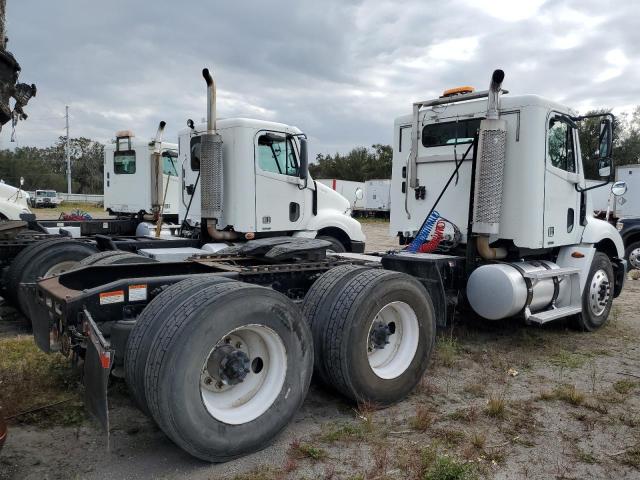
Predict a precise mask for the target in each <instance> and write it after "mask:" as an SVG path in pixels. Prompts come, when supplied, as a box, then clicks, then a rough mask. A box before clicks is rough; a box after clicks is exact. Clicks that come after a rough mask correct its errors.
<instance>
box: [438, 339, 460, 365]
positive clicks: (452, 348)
mask: <svg viewBox="0 0 640 480" xmlns="http://www.w3.org/2000/svg"><path fill="white" fill-rule="evenodd" d="M459 353H460V346H459V345H458V340H456V338H455V337H445V336H442V337H438V341H437V344H436V358H437V359H438V362H439V363H440V364H441V365H443V366H445V367H449V368H450V367H453V365H454V364H455V363H456V360H457V359H458V355H459Z"/></svg>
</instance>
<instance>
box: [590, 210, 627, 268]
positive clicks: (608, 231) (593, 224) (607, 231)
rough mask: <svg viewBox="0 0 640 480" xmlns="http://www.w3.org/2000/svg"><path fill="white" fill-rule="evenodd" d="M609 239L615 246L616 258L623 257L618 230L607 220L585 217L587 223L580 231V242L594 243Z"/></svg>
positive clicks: (622, 246) (622, 245)
mask: <svg viewBox="0 0 640 480" xmlns="http://www.w3.org/2000/svg"><path fill="white" fill-rule="evenodd" d="M605 239H609V240H611V241H612V242H613V244H614V245H615V246H616V251H617V252H618V255H617V257H618V258H624V243H623V242H622V237H621V236H620V233H618V230H616V228H615V227H614V226H613V225H611V224H610V223H609V222H605V221H604V220H599V219H597V218H593V217H587V225H586V226H585V227H584V231H583V232H582V243H591V244H594V245H595V244H596V243H599V242H601V241H602V240H605Z"/></svg>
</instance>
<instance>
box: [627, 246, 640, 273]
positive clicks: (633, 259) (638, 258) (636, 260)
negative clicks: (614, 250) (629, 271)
mask: <svg viewBox="0 0 640 480" xmlns="http://www.w3.org/2000/svg"><path fill="white" fill-rule="evenodd" d="M629 263H630V264H631V267H633V268H637V269H640V248H634V249H633V250H631V252H630V253H629Z"/></svg>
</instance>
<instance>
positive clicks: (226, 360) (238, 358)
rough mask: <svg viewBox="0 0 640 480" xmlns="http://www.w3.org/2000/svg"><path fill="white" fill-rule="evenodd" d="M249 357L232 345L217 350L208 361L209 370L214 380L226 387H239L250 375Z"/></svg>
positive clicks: (222, 346)
mask: <svg viewBox="0 0 640 480" xmlns="http://www.w3.org/2000/svg"><path fill="white" fill-rule="evenodd" d="M249 363H250V361H249V356H248V355H247V354H246V353H245V352H243V351H242V350H240V349H238V348H234V347H233V346H231V345H221V346H220V347H218V348H216V349H215V350H214V351H213V352H212V353H211V356H210V357H209V360H208V361H207V370H208V371H209V375H211V377H212V378H213V379H214V380H217V381H218V382H222V383H223V384H224V385H237V384H238V383H240V382H242V381H243V380H244V379H245V377H246V376H247V374H248V373H249V371H250V370H249Z"/></svg>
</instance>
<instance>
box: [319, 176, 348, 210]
mask: <svg viewBox="0 0 640 480" xmlns="http://www.w3.org/2000/svg"><path fill="white" fill-rule="evenodd" d="M316 189H317V192H318V207H319V208H323V209H324V208H328V209H333V210H338V211H339V212H340V213H344V214H346V215H348V214H349V213H348V210H349V209H350V208H351V204H350V203H349V200H347V199H346V198H344V197H343V196H342V195H340V194H339V193H338V192H336V191H335V190H332V189H331V188H329V187H327V186H326V185H324V184H323V183H320V182H316Z"/></svg>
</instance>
